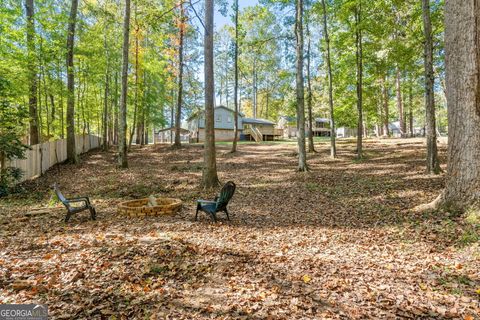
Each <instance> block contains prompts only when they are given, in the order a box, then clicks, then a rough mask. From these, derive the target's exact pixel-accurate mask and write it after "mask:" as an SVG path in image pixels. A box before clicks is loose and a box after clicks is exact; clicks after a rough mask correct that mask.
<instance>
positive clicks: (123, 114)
mask: <svg viewBox="0 0 480 320" xmlns="http://www.w3.org/2000/svg"><path fill="white" fill-rule="evenodd" d="M124 18H125V19H124V22H123V50H122V51H123V66H122V95H121V98H120V110H119V124H118V127H119V133H118V135H119V137H118V165H119V166H120V167H121V168H128V159H127V139H126V138H127V97H128V96H127V89H128V44H129V36H130V0H125V17H124Z"/></svg>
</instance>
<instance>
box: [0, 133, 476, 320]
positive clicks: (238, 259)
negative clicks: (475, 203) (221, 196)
mask: <svg viewBox="0 0 480 320" xmlns="http://www.w3.org/2000/svg"><path fill="white" fill-rule="evenodd" d="M317 149H318V150H319V151H320V152H319V153H318V154H315V155H309V163H310V166H311V169H312V171H311V172H310V173H308V174H303V173H296V172H295V171H294V169H295V165H296V162H297V159H296V155H295V146H294V145H292V144H278V143H275V144H261V145H250V144H248V145H240V151H239V152H238V153H237V154H235V155H231V154H228V153H227V151H228V146H225V145H221V146H219V153H218V170H219V175H220V178H221V180H222V181H223V182H226V181H228V180H233V181H235V182H236V183H237V193H236V194H235V196H234V198H233V201H232V203H231V207H230V211H231V212H232V214H231V217H232V221H231V222H227V221H225V220H223V218H224V217H222V222H220V223H217V224H213V223H211V221H210V220H209V219H208V217H206V216H205V215H201V219H200V221H198V222H195V221H193V218H194V214H195V213H194V212H195V199H197V198H213V196H214V193H208V192H204V191H203V190H202V189H200V188H199V187H198V183H199V181H200V177H201V165H202V151H203V149H202V148H201V146H187V147H185V148H182V149H180V150H172V149H170V147H168V146H148V147H144V148H134V150H133V152H132V154H131V157H130V169H129V170H119V169H117V168H116V166H115V160H114V157H115V154H114V153H113V152H112V153H102V152H93V153H90V154H88V155H86V156H84V158H83V159H82V164H81V165H80V166H77V167H74V166H70V165H62V166H58V167H55V168H53V169H51V170H50V171H49V172H48V173H47V174H46V175H45V176H43V177H41V178H39V179H37V180H35V181H32V182H29V183H27V184H25V186H24V187H25V192H24V193H23V194H20V195H15V196H12V197H9V198H3V199H0V212H1V214H0V303H27V302H41V303H45V304H47V305H48V307H49V313H50V314H51V316H52V317H53V318H56V319H80V318H88V319H92V318H98V319H106V318H110V319H127V318H128V319H134V318H136V319H146V318H147V319H148V318H150V319H164V318H169V319H197V318H198V319H205V318H209V319H210V318H218V319H231V318H239V319H242V318H245V319H247V318H248V319H265V318H271V319H336V318H342V319H346V318H350V319H364V318H372V319H389V318H391V319H394V318H412V319H413V318H420V317H423V318H432V319H433V318H435V319H439V318H459V319H478V315H479V314H480V304H479V298H480V273H479V270H480V249H479V241H478V240H479V236H478V231H479V230H478V225H476V222H475V221H473V222H472V221H470V222H466V221H465V220H464V219H462V218H460V217H458V216H457V215H455V214H454V213H448V212H447V213H445V212H437V213H430V214H427V213H422V214H421V213H416V212H414V211H413V210H412V209H413V208H414V207H415V206H417V205H419V204H422V203H426V202H429V201H431V200H433V199H434V198H435V197H436V195H437V194H438V193H439V192H440V190H441V188H442V184H443V177H442V176H440V177H433V176H426V175H424V161H423V158H424V153H423V147H422V144H421V142H419V141H416V140H390V141H383V142H376V141H370V142H368V143H367V144H366V147H365V149H366V154H367V159H366V160H364V161H361V162H359V161H356V160H355V159H354V153H353V149H354V145H353V143H348V142H344V143H341V144H340V145H339V151H340V154H339V159H338V160H330V159H328V149H327V145H326V144H319V145H318V146H317ZM441 151H442V152H444V151H445V150H444V147H442V150H441ZM443 160H445V159H443ZM55 181H56V182H58V183H59V184H60V185H61V186H62V188H63V190H64V192H65V194H67V195H90V196H91V197H92V199H94V204H95V206H96V207H97V211H98V220H97V221H89V220H88V214H87V213H84V214H79V215H77V216H75V217H74V218H72V220H71V222H70V223H69V224H65V223H64V222H62V218H63V216H64V210H63V209H62V208H60V207H56V206H57V204H55V203H54V201H53V200H52V199H53V197H52V193H51V191H50V190H49V186H50V185H51V184H53V182H55ZM152 194H154V195H158V196H168V197H178V198H181V199H182V200H184V202H185V207H184V209H183V210H182V212H181V213H180V214H178V215H176V216H173V217H149V218H145V219H131V218H124V217H122V216H119V215H117V214H116V209H115V207H116V204H117V203H118V202H119V201H123V200H126V199H134V198H140V197H148V196H149V195H152ZM38 208H48V209H47V210H37V211H35V210H34V209H38ZM32 211H33V213H32Z"/></svg>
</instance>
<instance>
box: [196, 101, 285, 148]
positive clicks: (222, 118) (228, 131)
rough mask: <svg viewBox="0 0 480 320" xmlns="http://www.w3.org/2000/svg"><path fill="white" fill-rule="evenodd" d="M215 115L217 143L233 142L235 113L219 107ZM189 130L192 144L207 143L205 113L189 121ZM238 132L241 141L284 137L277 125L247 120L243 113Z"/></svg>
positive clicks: (198, 114)
mask: <svg viewBox="0 0 480 320" xmlns="http://www.w3.org/2000/svg"><path fill="white" fill-rule="evenodd" d="M214 113H215V141H233V139H234V137H235V135H234V131H233V130H234V120H233V119H234V115H235V112H234V111H233V110H232V109H229V108H227V107H225V106H218V107H216V108H215V110H214ZM188 130H189V131H190V141H191V142H203V141H205V111H203V110H202V111H199V112H197V113H195V114H193V115H192V116H190V118H189V119H188ZM238 131H239V137H238V138H239V139H241V140H255V141H264V140H273V139H274V138H275V137H277V136H281V135H283V132H282V133H280V132H279V130H278V129H275V123H274V122H271V121H269V120H264V119H251V118H246V117H245V115H244V114H243V113H241V112H240V113H239V114H238Z"/></svg>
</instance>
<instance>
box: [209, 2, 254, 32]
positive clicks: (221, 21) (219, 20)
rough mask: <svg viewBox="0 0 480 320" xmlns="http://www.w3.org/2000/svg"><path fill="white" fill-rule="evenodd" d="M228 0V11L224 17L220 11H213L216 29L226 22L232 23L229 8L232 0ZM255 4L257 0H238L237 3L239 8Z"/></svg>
mask: <svg viewBox="0 0 480 320" xmlns="http://www.w3.org/2000/svg"><path fill="white" fill-rule="evenodd" d="M228 2H229V4H228V8H229V13H228V15H227V16H226V17H224V16H222V14H221V13H220V12H218V10H217V11H216V12H215V28H216V29H217V30H218V29H220V28H221V27H223V26H224V25H226V24H232V18H231V15H232V10H231V7H232V2H233V1H228ZM257 4H258V0H238V5H239V7H240V10H241V9H243V8H246V7H250V6H254V5H257ZM216 9H218V8H216Z"/></svg>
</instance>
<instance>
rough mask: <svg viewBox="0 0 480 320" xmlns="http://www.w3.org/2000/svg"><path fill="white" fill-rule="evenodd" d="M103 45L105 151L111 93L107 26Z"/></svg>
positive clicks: (106, 149) (105, 148)
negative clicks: (104, 62) (104, 63)
mask: <svg viewBox="0 0 480 320" xmlns="http://www.w3.org/2000/svg"><path fill="white" fill-rule="evenodd" d="M103 47H104V49H105V61H106V67H105V91H104V96H103V126H102V127H103V151H108V143H109V141H108V95H109V90H110V88H109V86H110V76H109V72H110V67H109V56H108V45H107V28H106V27H105V34H104V37H103Z"/></svg>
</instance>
